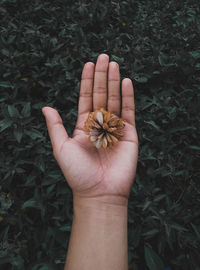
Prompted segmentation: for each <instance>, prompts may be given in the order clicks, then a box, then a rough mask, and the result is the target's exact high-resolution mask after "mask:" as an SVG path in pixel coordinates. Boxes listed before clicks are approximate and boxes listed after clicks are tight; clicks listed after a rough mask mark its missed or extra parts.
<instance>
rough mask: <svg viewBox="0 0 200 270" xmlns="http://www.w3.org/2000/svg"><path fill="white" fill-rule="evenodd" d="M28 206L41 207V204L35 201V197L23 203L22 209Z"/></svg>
mask: <svg viewBox="0 0 200 270" xmlns="http://www.w3.org/2000/svg"><path fill="white" fill-rule="evenodd" d="M29 207H32V208H41V204H40V203H39V202H38V201H36V199H35V198H31V199H29V200H28V201H26V202H24V203H23V205H22V209H24V208H29Z"/></svg>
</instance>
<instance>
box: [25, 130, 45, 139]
mask: <svg viewBox="0 0 200 270" xmlns="http://www.w3.org/2000/svg"><path fill="white" fill-rule="evenodd" d="M24 133H25V134H26V135H28V136H29V137H30V138H31V139H33V140H35V139H38V138H43V134H42V133H41V132H40V131H39V130H36V129H34V128H32V129H30V130H25V131H24Z"/></svg>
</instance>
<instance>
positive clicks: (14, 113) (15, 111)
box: [8, 105, 20, 118]
mask: <svg viewBox="0 0 200 270" xmlns="http://www.w3.org/2000/svg"><path fill="white" fill-rule="evenodd" d="M8 113H9V115H10V116H11V117H16V118H18V117H20V114H19V111H18V109H17V108H16V107H15V106H14V105H8Z"/></svg>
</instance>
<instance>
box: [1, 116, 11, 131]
mask: <svg viewBox="0 0 200 270" xmlns="http://www.w3.org/2000/svg"><path fill="white" fill-rule="evenodd" d="M11 125H12V121H11V120H6V119H3V120H1V121H0V132H2V131H4V130H5V129H7V128H9V127H10V126H11Z"/></svg>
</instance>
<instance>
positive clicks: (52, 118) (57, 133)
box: [42, 107, 69, 157]
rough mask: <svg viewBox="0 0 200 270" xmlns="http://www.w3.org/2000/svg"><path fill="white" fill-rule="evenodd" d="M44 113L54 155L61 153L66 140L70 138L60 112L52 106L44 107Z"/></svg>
mask: <svg viewBox="0 0 200 270" xmlns="http://www.w3.org/2000/svg"><path fill="white" fill-rule="evenodd" d="M42 113H43V115H44V117H45V119H46V124H47V128H48V132H49V137H50V139H51V144H52V147H53V152H54V156H55V157H56V156H57V154H59V152H60V150H61V147H62V145H63V143H64V142H66V141H67V140H68V139H69V136H68V134H67V132H66V130H65V128H64V126H63V122H62V119H61V117H60V115H59V113H58V112H57V111H56V110H55V109H53V108H51V107H43V108H42Z"/></svg>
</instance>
